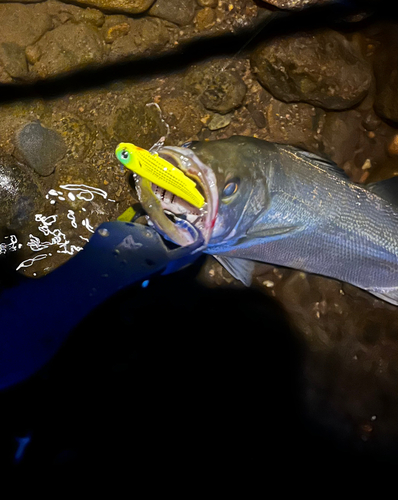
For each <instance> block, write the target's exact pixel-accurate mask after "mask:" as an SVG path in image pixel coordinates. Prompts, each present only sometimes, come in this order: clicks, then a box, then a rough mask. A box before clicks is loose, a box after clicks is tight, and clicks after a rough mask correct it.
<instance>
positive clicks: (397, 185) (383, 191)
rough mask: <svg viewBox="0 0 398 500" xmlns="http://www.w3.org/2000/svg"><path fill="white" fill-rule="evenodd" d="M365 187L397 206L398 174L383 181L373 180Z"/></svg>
mask: <svg viewBox="0 0 398 500" xmlns="http://www.w3.org/2000/svg"><path fill="white" fill-rule="evenodd" d="M365 187H366V189H368V190H369V191H371V192H372V193H374V194H377V196H380V198H383V199H384V200H386V201H388V202H389V203H391V204H392V205H396V206H398V176H397V177H391V179H386V180H384V181H379V182H373V183H372V184H367V185H366V186H365Z"/></svg>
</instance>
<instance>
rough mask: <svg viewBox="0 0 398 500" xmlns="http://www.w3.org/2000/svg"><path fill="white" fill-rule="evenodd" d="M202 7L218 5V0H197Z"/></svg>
mask: <svg viewBox="0 0 398 500" xmlns="http://www.w3.org/2000/svg"><path fill="white" fill-rule="evenodd" d="M197 2H198V5H200V6H201V7H217V4H218V0H197Z"/></svg>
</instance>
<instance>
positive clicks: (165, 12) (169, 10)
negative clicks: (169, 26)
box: [149, 0, 196, 26]
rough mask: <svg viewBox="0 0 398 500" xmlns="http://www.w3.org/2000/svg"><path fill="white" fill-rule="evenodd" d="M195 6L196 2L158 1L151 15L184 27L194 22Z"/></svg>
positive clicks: (152, 8)
mask: <svg viewBox="0 0 398 500" xmlns="http://www.w3.org/2000/svg"><path fill="white" fill-rule="evenodd" d="M195 6H196V2H195V1H194V0H157V1H156V2H155V4H154V5H153V6H152V7H151V9H150V10H149V14H150V15H151V16H155V17H160V18H161V19H165V20H166V21H170V22H171V23H175V24H178V25H179V26H184V25H186V24H189V23H190V22H191V21H192V20H193V18H194V15H195Z"/></svg>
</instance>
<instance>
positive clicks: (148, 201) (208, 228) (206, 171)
mask: <svg viewBox="0 0 398 500" xmlns="http://www.w3.org/2000/svg"><path fill="white" fill-rule="evenodd" d="M158 154H159V156H161V157H162V158H163V159H165V160H166V161H168V162H169V163H171V164H172V165H173V166H174V167H177V168H179V169H180V170H182V171H183V172H184V174H185V175H187V176H188V177H190V178H191V179H192V180H193V181H195V183H196V187H197V189H198V190H199V191H200V192H201V194H202V196H203V197H204V199H205V203H204V205H203V207H201V208H196V207H195V206H193V205H191V204H190V203H188V202H187V201H185V200H183V199H182V198H180V197H178V196H176V195H174V194H173V193H171V192H170V191H167V190H165V189H163V188H161V187H159V186H158V185H156V184H154V183H152V182H150V181H148V180H147V179H144V178H142V177H139V176H137V175H135V183H136V191H137V195H138V198H139V200H140V202H141V205H142V207H143V208H144V210H145V211H146V213H147V218H148V223H149V224H152V225H153V226H155V228H156V229H157V231H158V232H159V233H160V234H162V235H163V236H164V237H165V238H167V239H168V240H170V241H172V242H173V243H175V244H177V245H180V246H187V245H190V244H192V243H194V242H195V240H196V239H197V238H198V232H199V233H200V234H201V236H202V238H203V240H204V244H205V245H207V243H208V242H209V240H210V237H211V234H212V231H213V227H214V224H215V221H216V217H217V210H218V190H217V182H216V177H215V175H214V173H213V171H212V170H211V168H209V167H208V166H207V165H205V164H204V163H203V162H201V161H200V159H199V158H198V157H197V156H196V155H195V154H194V152H193V151H192V150H190V149H188V148H185V147H177V146H165V147H163V148H161V149H159V150H158Z"/></svg>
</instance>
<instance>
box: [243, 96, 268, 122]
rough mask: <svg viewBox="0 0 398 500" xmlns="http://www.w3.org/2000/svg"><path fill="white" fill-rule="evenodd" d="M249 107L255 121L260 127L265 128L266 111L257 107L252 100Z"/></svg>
mask: <svg viewBox="0 0 398 500" xmlns="http://www.w3.org/2000/svg"><path fill="white" fill-rule="evenodd" d="M247 109H248V111H249V113H250V114H251V117H252V118H253V121H254V123H255V124H256V125H257V127H258V128H264V127H265V126H266V125H267V122H266V120H265V116H264V113H263V112H262V111H260V110H259V109H257V108H256V106H255V105H254V104H253V103H252V102H250V103H249V104H248V105H247Z"/></svg>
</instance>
